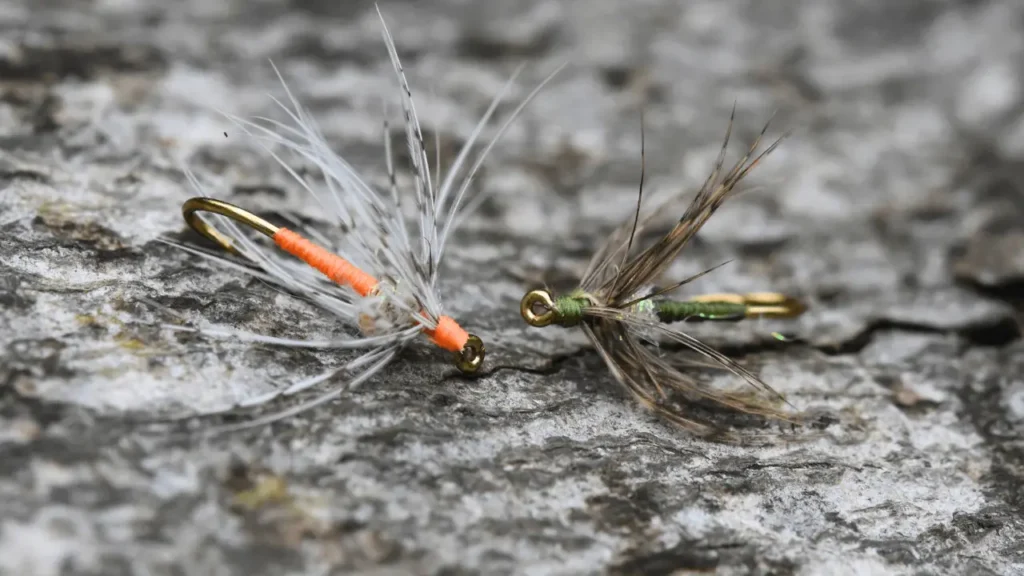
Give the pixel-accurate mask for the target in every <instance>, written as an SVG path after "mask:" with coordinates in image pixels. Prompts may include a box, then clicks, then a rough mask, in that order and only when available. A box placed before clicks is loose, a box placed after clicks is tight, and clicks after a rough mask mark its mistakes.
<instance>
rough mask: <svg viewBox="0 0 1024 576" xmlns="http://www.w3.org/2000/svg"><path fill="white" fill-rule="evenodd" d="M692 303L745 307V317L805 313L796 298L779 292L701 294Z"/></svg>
mask: <svg viewBox="0 0 1024 576" xmlns="http://www.w3.org/2000/svg"><path fill="white" fill-rule="evenodd" d="M690 301H692V302H727V303H729V304H742V305H744V306H746V307H747V317H748V318H750V317H755V316H764V317H768V318H796V317H797V316H799V315H801V314H803V313H804V312H806V311H807V306H806V305H804V303H803V302H801V301H799V300H797V299H796V298H793V297H790V296H786V295H785V294H781V293H779V292H750V293H747V294H729V293H724V294H702V295H700V296H696V297H694V298H691V299H690Z"/></svg>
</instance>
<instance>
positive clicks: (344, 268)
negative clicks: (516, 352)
mask: <svg viewBox="0 0 1024 576" xmlns="http://www.w3.org/2000/svg"><path fill="white" fill-rule="evenodd" d="M274 243H275V244H277V245H278V246H279V247H280V248H281V249H282V250H284V251H285V252H287V253H289V254H291V255H292V256H295V257H296V258H298V259H299V260H302V261H303V262H305V263H306V264H309V265H310V266H312V267H313V268H316V269H317V270H319V271H320V272H322V273H323V274H324V275H325V276H327V277H328V278H330V279H331V280H333V281H334V282H337V283H338V284H343V285H346V286H351V287H352V289H353V290H355V291H356V292H358V293H359V295H360V296H367V295H369V294H370V293H371V292H373V291H374V289H375V288H377V279H376V278H374V277H373V276H370V275H369V274H367V273H366V272H363V271H362V270H360V269H359V268H357V267H356V266H355V265H353V264H352V263H351V262H349V261H348V260H345V259H344V258H342V257H341V256H338V255H337V254H334V253H332V252H331V251H330V250H327V249H326V248H324V247H322V246H318V245H317V244H314V243H313V242H310V241H309V240H306V239H305V238H303V237H302V236H300V235H299V234H297V233H295V232H292V231H291V230H289V229H287V228H279V229H278V230H277V233H275V234H274ZM360 328H361V329H363V331H364V333H365V331H366V330H365V327H364V326H363V325H362V319H361V321H360ZM423 332H424V333H426V335H427V336H429V337H430V340H431V342H433V343H434V344H437V345H438V346H440V347H441V348H444V349H445V350H448V351H451V352H461V351H462V348H463V347H464V346H465V345H466V342H467V341H468V340H469V333H468V332H466V331H465V330H463V329H462V326H459V324H458V322H456V321H455V320H454V319H452V318H451V317H449V316H441V317H440V318H438V319H437V328H435V329H433V330H431V329H429V328H424V329H423Z"/></svg>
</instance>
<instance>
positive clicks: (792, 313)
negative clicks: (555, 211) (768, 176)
mask: <svg viewBox="0 0 1024 576" xmlns="http://www.w3.org/2000/svg"><path fill="white" fill-rule="evenodd" d="M734 120H735V108H734V109H733V113H732V115H731V116H730V119H729V127H728V129H727V131H726V135H725V140H724V142H723V143H722V147H721V150H720V152H719V155H718V158H717V160H716V162H715V165H714V169H713V170H712V172H711V174H710V175H709V176H708V178H707V180H706V181H705V182H704V184H703V186H702V187H701V188H700V190H699V191H698V192H697V194H696V196H695V197H694V199H693V200H692V201H691V203H690V205H689V207H688V208H687V209H686V211H685V212H684V213H683V215H682V217H681V218H680V219H679V221H678V222H677V223H676V224H675V226H674V227H673V228H672V229H671V230H669V231H668V232H667V233H666V234H665V235H664V236H662V237H661V238H660V239H659V240H658V241H657V242H655V243H654V244H653V245H651V246H650V247H648V248H647V249H645V250H643V251H642V252H640V253H639V254H637V255H635V256H633V257H632V258H630V255H629V253H630V250H631V248H632V245H633V240H634V238H635V237H636V235H637V233H639V232H640V231H642V230H643V229H644V228H645V227H646V226H647V225H649V224H650V223H651V220H652V219H653V218H654V217H655V216H657V215H659V214H661V213H663V210H664V208H665V207H666V206H665V205H666V204H667V203H669V202H671V201H673V200H676V199H677V198H678V196H674V197H672V198H668V199H667V200H666V201H665V203H664V204H662V205H661V206H659V207H658V208H656V209H655V210H654V211H653V212H652V214H651V215H650V216H649V217H647V218H645V219H644V220H642V221H641V220H640V205H641V200H642V198H643V170H642V169H641V177H640V191H639V194H638V199H637V208H636V213H635V215H632V216H631V217H630V218H629V219H628V220H627V221H626V222H624V223H623V224H622V225H621V226H619V227H618V228H617V229H616V230H615V231H614V232H613V233H612V235H611V236H610V237H609V239H608V240H607V241H605V243H604V244H603V245H602V246H601V247H600V248H599V249H598V250H597V252H596V253H595V254H594V255H593V257H592V258H591V260H590V263H589V265H588V266H587V269H586V271H585V272H584V274H583V277H582V279H581V280H580V282H579V286H578V287H577V288H576V289H575V290H573V291H571V292H570V293H569V294H567V295H562V296H555V295H553V294H551V292H550V291H548V290H533V291H531V292H528V293H527V294H526V295H525V296H524V297H523V299H522V301H521V302H520V313H521V315H522V317H523V319H524V320H525V321H526V322H527V323H528V324H530V325H531V326H535V327H544V326H549V325H557V326H579V327H580V328H582V330H583V332H584V333H585V334H586V336H587V338H588V339H589V341H590V342H591V343H592V345H593V346H594V348H595V349H597V351H598V352H599V353H600V355H601V357H602V358H603V360H604V362H605V364H606V365H607V366H608V368H609V369H610V370H611V372H612V375H613V376H614V377H615V379H616V380H618V381H619V382H620V383H621V384H622V385H624V386H625V387H626V388H627V389H628V390H629V392H630V393H631V394H632V395H633V396H634V397H635V398H636V399H637V400H638V401H639V402H640V403H641V404H642V405H643V406H645V407H647V408H649V409H651V410H653V411H654V412H656V413H658V414H660V415H661V416H663V417H665V418H667V419H668V420H669V421H671V422H673V423H675V424H677V425H679V426H682V427H683V428H685V429H687V430H689V431H691V432H693V433H695V434H698V435H701V436H712V435H719V436H720V437H722V438H723V439H728V438H732V435H731V434H730V433H729V432H728V431H725V430H723V429H722V428H721V427H720V426H718V425H716V424H714V423H712V422H711V421H709V420H708V419H706V418H702V417H700V416H698V415H696V414H694V413H693V411H688V410H687V404H686V403H679V402H675V401H674V400H675V399H673V398H671V397H670V395H669V394H668V391H675V392H678V393H682V394H683V395H684V396H688V397H690V398H699V399H704V400H710V401H712V402H714V403H717V404H720V405H723V406H726V407H728V408H731V409H735V410H739V411H742V412H745V413H749V414H755V415H760V416H766V417H772V418H777V419H781V420H785V421H789V422H793V423H797V422H799V420H800V418H799V416H798V415H794V414H791V413H789V412H787V411H784V410H781V409H779V408H776V407H774V405H778V404H779V403H780V402H785V399H784V398H783V397H782V395H780V394H779V393H778V392H776V391H775V390H774V389H772V387H771V386H769V385H768V384H766V383H764V382H763V381H762V380H761V379H760V378H758V377H757V376H755V375H754V374H752V373H751V372H750V371H748V370H747V369H745V368H743V367H742V366H740V365H739V364H738V363H736V362H735V361H734V360H732V359H730V358H728V357H726V356H725V355H723V354H721V353H720V352H718V351H716V350H714V349H712V348H711V347H710V346H708V345H706V344H704V343H702V342H700V341H699V340H698V339H697V338H694V337H693V336H691V335H689V334H686V333H685V332H682V331H680V330H677V329H675V328H673V327H671V326H670V324H672V323H676V322H682V321H719V322H721V321H730V322H735V321H739V320H743V319H746V318H794V317H796V316H799V315H800V314H802V313H803V312H804V310H805V307H804V306H803V304H802V303H800V302H799V301H798V300H796V299H794V298H791V297H788V296H786V295H784V294H779V293H774V292H761V293H751V294H706V295H702V296H698V297H695V298H691V299H688V300H673V299H669V298H667V297H665V295H666V294H667V293H669V292H671V291H672V290H675V289H676V288H679V287H681V286H683V285H685V284H687V283H689V282H691V281H693V280H696V279H697V278H699V277H701V276H703V275H705V274H707V273H709V272H711V271H712V270H714V269H715V268H717V266H716V267H715V268H712V269H710V270H705V271H703V272H701V273H699V274H696V275H694V276H692V277H690V278H687V279H685V280H683V281H682V282H677V283H675V284H672V285H671V286H669V287H667V288H664V289H655V288H653V284H652V283H653V281H654V280H656V279H657V277H658V276H659V275H660V274H661V273H662V272H664V270H665V269H666V268H667V267H668V266H669V265H670V264H671V263H672V261H673V260H674V259H675V257H676V256H677V255H678V254H679V252H680V251H681V250H682V249H683V248H684V247H685V246H686V244H687V242H689V241H690V239H691V238H693V237H694V236H695V235H696V234H697V232H698V231H699V230H700V228H701V226H703V225H704V223H705V222H707V220H708V219H709V218H710V217H711V216H712V214H714V212H715V211H716V210H717V209H718V208H719V207H720V206H721V205H722V203H723V202H725V200H727V199H728V198H729V197H730V196H731V195H732V194H733V192H734V191H735V189H736V186H737V184H739V183H740V181H741V180H742V179H743V178H744V177H745V176H747V174H749V173H750V171H751V170H752V169H753V168H754V167H755V166H756V165H757V164H758V163H759V162H760V161H761V160H763V159H764V158H765V156H767V155H768V154H769V153H771V152H772V150H774V149H775V148H776V147H777V146H778V145H779V143H780V142H781V141H782V139H783V138H784V137H785V136H783V137H780V138H779V139H777V140H776V141H774V142H773V143H772V144H771V145H770V146H768V147H767V148H766V149H765V150H764V151H762V152H761V153H759V154H757V155H755V152H756V151H757V149H758V148H759V147H760V143H761V140H762V139H763V137H764V135H765V134H766V132H767V130H768V127H769V124H770V122H768V123H766V124H765V125H764V128H763V129H762V131H761V133H760V134H759V135H758V137H757V138H756V140H755V141H754V143H753V144H752V146H751V147H750V148H749V149H748V150H747V152H746V154H745V155H744V156H743V157H742V158H741V159H740V160H739V161H738V162H737V163H736V164H735V165H734V166H733V167H732V168H731V169H729V170H727V171H726V170H724V164H725V153H726V149H727V147H728V144H729V138H730V135H731V133H732V127H733V121H734ZM642 126H643V124H642V122H641V135H642V134H643V127H642ZM642 149H643V138H642V137H641V163H643V151H642ZM659 336H661V337H665V338H667V339H668V340H671V341H673V342H676V343H678V344H681V345H683V346H685V347H686V348H689V349H690V350H693V351H695V352H697V353H698V354H700V355H702V356H704V357H705V358H707V359H709V360H711V361H712V362H713V365H716V366H719V367H722V368H725V369H727V370H729V371H730V372H732V373H733V374H735V375H737V376H739V377H740V378H742V379H744V380H745V381H746V382H747V383H749V384H751V385H752V386H753V387H754V390H755V391H756V393H755V394H754V395H753V396H751V395H750V394H740V393H735V392H727V391H723V390H720V389H716V388H713V387H711V386H707V385H704V384H702V383H700V382H699V381H698V380H696V379H695V378H693V377H692V376H690V375H687V374H685V373H683V372H682V371H680V370H679V369H678V368H677V367H676V366H675V365H673V363H671V362H670V361H669V360H667V359H666V358H664V357H663V356H660V355H658V354H656V353H655V352H653V351H652V350H650V349H648V348H647V347H645V345H644V344H643V342H644V341H645V340H647V341H652V340H656V339H657V337H659Z"/></svg>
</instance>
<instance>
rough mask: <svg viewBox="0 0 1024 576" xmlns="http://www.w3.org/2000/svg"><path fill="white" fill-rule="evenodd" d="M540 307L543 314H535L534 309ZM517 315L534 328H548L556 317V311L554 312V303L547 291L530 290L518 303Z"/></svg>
mask: <svg viewBox="0 0 1024 576" xmlns="http://www.w3.org/2000/svg"><path fill="white" fill-rule="evenodd" d="M536 306H540V307H541V308H543V309H544V312H543V313H541V314H537V313H536V312H534V310H533V309H534V307H536ZM519 313H520V314H521V315H522V316H523V320H526V323H527V324H529V325H530V326H533V327H535V328H543V327H544V326H548V325H549V324H551V323H552V322H554V321H555V319H556V318H557V317H558V311H557V310H555V301H554V300H553V299H552V298H551V293H550V292H548V291H547V290H532V291H530V292H527V293H526V296H523V299H522V301H521V302H519Z"/></svg>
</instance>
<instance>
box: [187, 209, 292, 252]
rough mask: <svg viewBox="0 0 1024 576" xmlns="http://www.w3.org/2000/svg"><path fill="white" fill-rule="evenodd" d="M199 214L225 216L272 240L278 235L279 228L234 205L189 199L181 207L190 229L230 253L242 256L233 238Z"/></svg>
mask: <svg viewBox="0 0 1024 576" xmlns="http://www.w3.org/2000/svg"><path fill="white" fill-rule="evenodd" d="M199 212H212V213H214V214H219V215H221V216H225V217H227V218H230V219H232V220H234V221H235V222H238V223H240V224H245V225H246V226H249V227H251V228H253V229H255V230H256V231H257V232H260V233H261V234H266V235H267V236H270V237H271V238H273V237H274V234H277V231H278V229H279V228H278V227H277V226H274V225H273V224H271V223H270V222H267V221H266V220H264V219H263V218H260V217H259V216H257V215H255V214H253V213H252V212H249V211H248V210H243V209H241V208H239V207H238V206H235V205H234V204H228V203H227V202H223V201H221V200H215V199H213V198H203V197H196V198H189V199H188V200H186V201H185V203H184V204H182V205H181V215H182V216H184V217H185V222H187V223H188V225H189V227H191V228H192V229H193V230H195V231H196V232H198V233H199V234H201V235H203V236H204V237H206V238H208V239H209V240H211V241H213V242H214V243H215V244H217V245H218V246H220V247H221V248H223V249H224V250H227V251H228V252H230V253H232V254H234V255H236V256H241V254H240V253H239V252H238V250H237V249H236V248H235V241H234V240H232V239H231V237H229V236H226V235H224V234H222V233H221V232H218V231H217V230H216V229H215V228H214V227H213V226H210V225H209V224H207V223H206V222H204V221H203V219H202V218H200V217H199Z"/></svg>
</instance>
